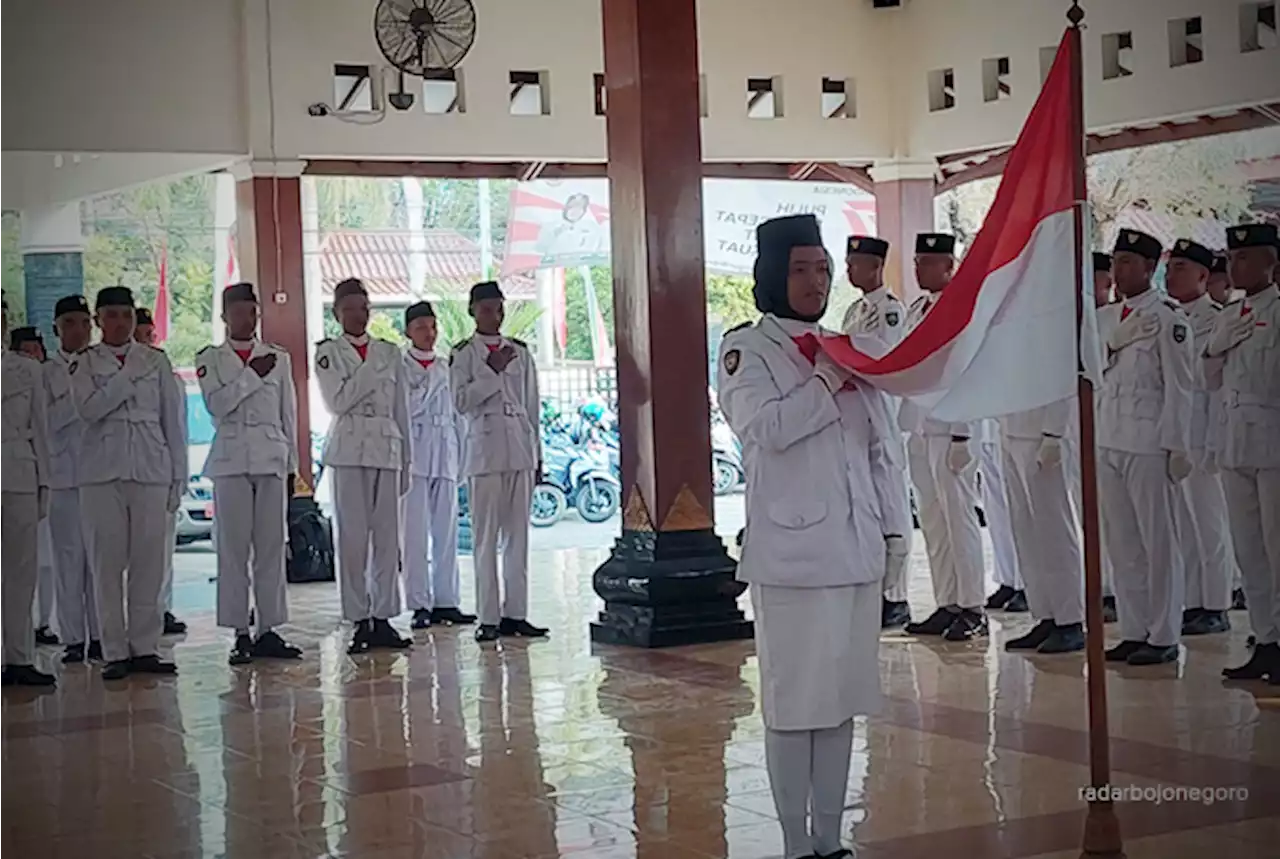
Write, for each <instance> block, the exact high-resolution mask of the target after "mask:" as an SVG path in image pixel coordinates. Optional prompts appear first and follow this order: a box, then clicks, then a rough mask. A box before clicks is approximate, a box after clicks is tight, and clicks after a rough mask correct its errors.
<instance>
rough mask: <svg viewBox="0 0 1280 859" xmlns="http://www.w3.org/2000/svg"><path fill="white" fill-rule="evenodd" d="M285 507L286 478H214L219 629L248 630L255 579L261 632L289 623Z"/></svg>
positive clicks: (256, 476) (265, 476)
mask: <svg viewBox="0 0 1280 859" xmlns="http://www.w3.org/2000/svg"><path fill="white" fill-rule="evenodd" d="M286 503H287V502H286V497H285V485H284V477H282V476H278V475H274V474H235V475H227V476H225V477H215V478H214V479H213V504H214V510H215V511H216V512H215V515H214V520H213V527H214V528H216V529H218V626H222V627H226V628H228V629H244V630H247V629H248V628H249V589H250V582H251V581H252V587H253V604H254V606H256V607H257V610H258V611H257V622H258V629H259V631H262V632H265V631H267V630H269V629H272V628H274V627H277V626H280V625H281V624H283V623H286V622H287V621H288V620H289V606H288V602H287V598H286V596H285V576H284V564H285V542H286V540H287V539H288V530H287V527H286V524H285V505H286ZM251 570H252V572H250V571H251Z"/></svg>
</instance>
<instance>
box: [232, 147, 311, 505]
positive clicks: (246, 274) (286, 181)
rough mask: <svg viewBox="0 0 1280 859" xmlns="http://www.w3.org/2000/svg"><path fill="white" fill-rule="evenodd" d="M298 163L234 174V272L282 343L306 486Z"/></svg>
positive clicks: (272, 336) (270, 336) (306, 370)
mask: <svg viewBox="0 0 1280 859" xmlns="http://www.w3.org/2000/svg"><path fill="white" fill-rule="evenodd" d="M301 168H302V164H301V162H286V163H276V164H271V163H264V162H253V163H252V165H250V169H247V170H245V171H243V172H238V173H237V174H236V242H237V250H238V252H239V254H240V273H241V277H243V278H244V279H245V280H248V281H252V282H253V283H254V284H256V285H257V287H258V297H259V300H260V301H261V302H262V339H263V341H264V342H267V343H274V344H276V345H277V346H281V347H283V348H284V349H285V350H286V351H288V353H289V357H290V359H291V363H292V365H293V385H294V388H295V390H296V391H297V394H298V477H299V478H301V479H302V480H303V481H305V482H306V484H307V485H308V486H311V485H312V471H311V403H310V400H311V398H310V384H309V382H308V379H309V378H310V375H311V368H310V365H309V363H308V360H307V343H308V339H307V304H306V293H305V289H304V286H305V284H304V279H303V268H302V179H301V174H302V169H301Z"/></svg>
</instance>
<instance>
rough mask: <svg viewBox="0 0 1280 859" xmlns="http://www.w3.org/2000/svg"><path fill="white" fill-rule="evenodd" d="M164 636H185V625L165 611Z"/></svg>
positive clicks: (171, 613)
mask: <svg viewBox="0 0 1280 859" xmlns="http://www.w3.org/2000/svg"><path fill="white" fill-rule="evenodd" d="M164 634H165V635H186V634H187V625H186V624H185V623H183V622H182V621H180V620H178V619H177V618H176V617H174V616H173V612H171V611H166V612H165V613H164Z"/></svg>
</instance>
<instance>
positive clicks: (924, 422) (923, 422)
mask: <svg viewBox="0 0 1280 859" xmlns="http://www.w3.org/2000/svg"><path fill="white" fill-rule="evenodd" d="M935 304H937V298H936V297H935V296H933V295H931V294H929V293H927V292H926V293H925V294H924V295H921V296H920V297H919V298H917V299H916V300H915V301H913V302H911V309H910V310H909V311H908V313H907V325H906V332H907V333H909V332H911V331H912V330H914V329H915V327H916V326H917V325H919V324H920V323H921V322H922V321H924V317H925V315H926V314H927V313H928V312H929V311H930V310H931V309H932V308H933V306H934V305H935ZM904 336H905V334H904ZM898 424H899V426H901V427H902V430H903V432H909V433H915V434H916V435H922V436H948V437H949V436H963V437H965V438H973V437H974V435H975V433H977V432H978V430H979V428H978V427H976V426H974V425H972V424H968V423H964V422H959V421H936V420H934V419H933V418H931V417H929V416H928V415H927V414H925V413H924V411H923V410H922V409H921V408H920V407H919V406H917V405H916V404H915V403H913V402H911V401H910V400H903V401H902V406H901V408H900V409H899V410H898Z"/></svg>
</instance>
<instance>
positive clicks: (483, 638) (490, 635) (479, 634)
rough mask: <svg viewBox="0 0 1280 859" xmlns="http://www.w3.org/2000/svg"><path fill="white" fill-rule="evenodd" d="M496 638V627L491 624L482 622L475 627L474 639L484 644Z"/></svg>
mask: <svg viewBox="0 0 1280 859" xmlns="http://www.w3.org/2000/svg"><path fill="white" fill-rule="evenodd" d="M497 640H498V628H497V627H496V626H493V625H492V624H488V623H482V624H480V625H479V626H478V627H476V641H478V642H480V643H481V644H484V643H486V642H489V641H497Z"/></svg>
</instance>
